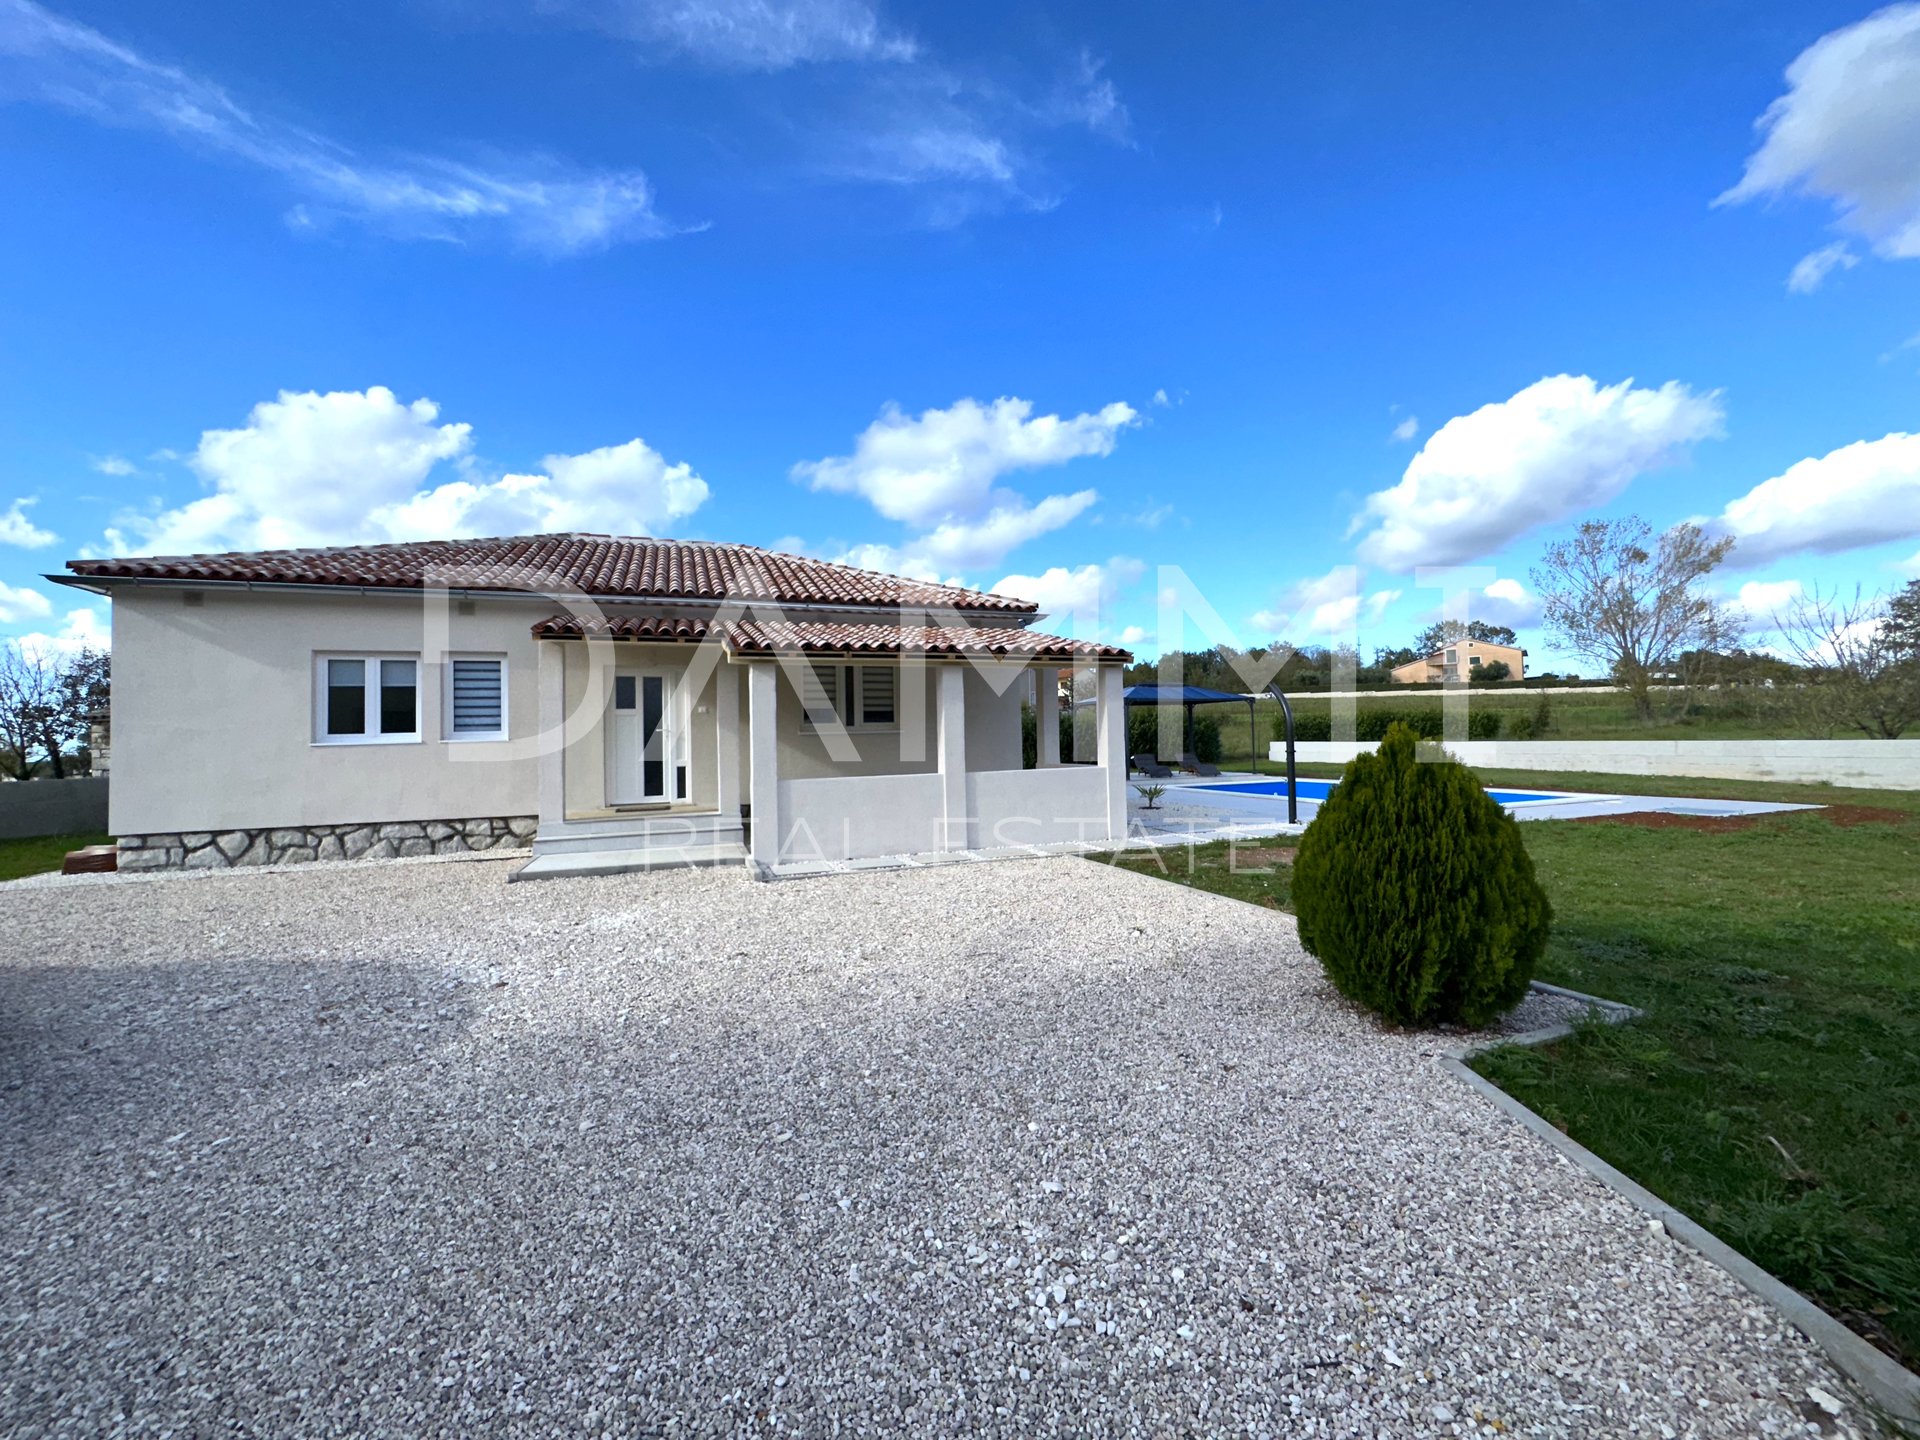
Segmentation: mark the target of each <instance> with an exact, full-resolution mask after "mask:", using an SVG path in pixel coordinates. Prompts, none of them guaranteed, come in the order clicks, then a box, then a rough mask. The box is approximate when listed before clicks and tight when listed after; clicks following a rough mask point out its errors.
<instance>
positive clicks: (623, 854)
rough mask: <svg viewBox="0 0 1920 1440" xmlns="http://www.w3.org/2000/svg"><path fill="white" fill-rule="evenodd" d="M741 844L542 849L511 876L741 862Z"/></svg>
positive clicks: (521, 877) (624, 872) (621, 871)
mask: <svg viewBox="0 0 1920 1440" xmlns="http://www.w3.org/2000/svg"><path fill="white" fill-rule="evenodd" d="M746 862H747V850H746V847H745V846H744V845H741V844H739V843H738V842H735V843H733V844H720V845H646V846H641V847H638V848H635V849H628V850H613V849H606V848H602V849H599V850H591V851H585V852H566V853H560V854H555V853H553V852H551V851H542V852H540V853H537V854H535V856H534V857H533V859H531V860H529V861H528V862H527V863H526V864H524V865H522V866H521V867H520V868H519V869H518V870H516V871H514V872H513V874H512V876H511V877H510V878H511V879H514V880H554V879H560V878H562V877H565V876H571V875H630V874H633V873H634V872H635V871H640V870H684V869H687V868H688V867H690V866H695V865H744V864H746Z"/></svg>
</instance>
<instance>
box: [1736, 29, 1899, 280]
mask: <svg viewBox="0 0 1920 1440" xmlns="http://www.w3.org/2000/svg"><path fill="white" fill-rule="evenodd" d="M1755 128H1756V129H1758V130H1759V132H1760V134H1761V136H1762V139H1761V142H1760V146H1759V148H1758V149H1757V150H1755V151H1754V153H1753V154H1752V155H1751V156H1750V157H1748V160H1747V167H1746V172H1745V174H1743V175H1742V176H1741V178H1740V182H1739V183H1738V184H1737V185H1735V186H1733V187H1732V188H1731V189H1730V190H1728V191H1727V192H1726V193H1725V194H1723V195H1721V196H1720V197H1719V200H1718V201H1717V202H1716V203H1719V204H1733V203H1738V202H1740V201H1745V200H1753V199H1757V198H1761V197H1768V196H1777V195H1782V194H1787V193H1797V194H1801V195H1807V196H1811V197H1813V198H1816V199H1821V200H1826V201H1828V202H1830V203H1831V204H1832V205H1833V207H1834V209H1835V211H1836V212H1837V213H1838V216H1839V220H1840V223H1841V224H1842V225H1844V226H1845V227H1846V228H1847V229H1848V230H1850V231H1852V232H1853V233H1855V234H1858V235H1860V236H1862V237H1863V238H1865V239H1866V240H1867V241H1868V242H1869V243H1871V244H1872V246H1873V248H1874V250H1875V251H1876V252H1877V253H1879V254H1880V255H1882V256H1885V257H1887V258H1905V259H1913V258H1915V257H1920V4H1899V5H1888V6H1886V7H1885V8H1884V9H1881V10H1877V11H1875V12H1874V13H1873V14H1872V15H1869V16H1868V17H1867V18H1866V19H1864V20H1861V21H1858V22H1857V23H1855V24H1852V25H1848V26H1845V27H1843V28H1841V29H1839V30H1835V31H1832V32H1831V33H1829V34H1826V35H1823V36H1821V37H1820V38H1819V39H1818V40H1816V41H1814V43H1813V44H1811V45H1809V46H1808V47H1807V48H1806V49H1805V50H1803V51H1801V53H1800V54H1799V56H1797V57H1796V58H1795V59H1794V61H1793V63H1792V64H1791V65H1789V66H1788V67H1787V90H1786V93H1785V94H1784V95H1782V96H1780V97H1779V98H1778V99H1776V100H1775V101H1774V102H1773V103H1772V104H1771V105H1769V106H1768V107H1767V109H1766V112H1765V113H1764V114H1763V115H1761V117H1760V118H1759V120H1758V121H1757V122H1756V126H1755ZM1802 263H1803V264H1804V263H1805V262H1804V261H1803V262H1802Z"/></svg>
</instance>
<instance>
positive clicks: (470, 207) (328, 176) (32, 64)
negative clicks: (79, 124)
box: [0, 0, 668, 256]
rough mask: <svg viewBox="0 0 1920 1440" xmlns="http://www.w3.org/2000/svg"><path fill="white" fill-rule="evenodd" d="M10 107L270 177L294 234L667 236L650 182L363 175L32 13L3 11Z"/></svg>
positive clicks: (507, 170)
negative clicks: (157, 136) (131, 135)
mask: <svg viewBox="0 0 1920 1440" xmlns="http://www.w3.org/2000/svg"><path fill="white" fill-rule="evenodd" d="M7 93H11V94H14V95H20V96H24V97H27V98H31V99H34V100H38V101H41V102H42V103H45V104H49V105H54V106H57V107H59V108H61V109H64V110H69V111H72V112H74V113H76V114H80V115H84V116H86V117H88V118H90V119H93V120H95V121H98V122H99V123H101V124H105V125H114V126H120V127H125V128H130V129H144V130H153V131H158V132H160V133H162V134H165V135H168V136H170V137H172V138H173V139H175V140H176V141H178V142H179V143H180V144H182V145H183V146H186V147H188V148H190V149H194V150H198V151H202V152H206V153H210V154H213V155H217V156H221V157H224V158H227V159H231V160H238V161H241V162H244V163H246V164H249V165H252V166H255V167H257V168H259V169H261V170H264V171H267V172H269V173H271V174H273V175H274V176H276V177H278V178H279V179H280V180H281V181H282V182H283V183H284V184H286V185H287V186H288V187H289V188H290V189H291V190H292V191H293V193H294V194H295V195H296V196H297V197H299V200H300V202H301V203H299V204H297V205H295V206H294V207H293V209H292V210H291V211H290V212H289V215H288V220H289V223H290V224H292V225H294V226H295V227H296V228H301V229H305V228H317V227H322V226H325V225H327V224H329V223H331V222H332V221H333V220H335V219H347V220H352V221H356V222H359V223H363V224H368V225H371V226H374V227H375V228H378V229H380V230H383V231H386V232H388V233H391V234H395V235H399V236H404V237H409V238H430V239H440V240H463V239H465V238H467V237H469V236H474V235H485V234H496V235H499V236H501V237H503V238H504V239H505V240H506V241H507V242H508V243H509V244H511V245H513V246H515V247H517V248H520V249H524V250H529V251H533V252H536V253H540V254H544V255H554V256H561V255H573V254H578V253H581V252H583V251H589V250H598V249H602V248H604V247H606V246H607V245H610V244H614V243H616V242H618V241H622V240H633V239H648V238H655V237H658V236H661V235H664V234H666V233H668V227H667V226H666V225H665V224H664V223H663V222H662V221H661V220H660V219H659V217H658V216H657V215H656V214H655V213H654V209H653V192H652V189H651V187H650V186H649V185H648V183H647V179H646V177H645V176H644V175H642V174H641V173H639V172H638V171H633V170H625V171H590V170H582V169H577V168H573V167H569V166H565V165H562V164H558V163H555V162H552V161H548V160H539V161H527V162H524V163H520V164H509V165H503V166H495V167H488V166H483V165H479V164H473V163H467V162H463V161H457V160H451V159H445V158H436V157H409V158H405V159H395V160H391V161H386V162H369V161H365V160H362V159H361V158H360V157H358V156H356V155H355V154H354V153H353V152H352V151H350V150H348V149H346V148H345V147H344V146H340V145H336V144H334V143H333V142H331V141H329V140H327V139H325V138H323V137H321V136H317V135H314V134H312V133H310V132H308V131H306V130H303V129H300V128H298V127H295V126H292V125H288V124H284V123H281V122H279V121H276V120H273V119H271V118H269V117H266V116H261V115H256V114H253V113H251V112H249V111H248V110H246V109H245V108H244V107H242V106H241V105H240V104H239V103H238V102H237V101H235V100H234V99H233V98H232V97H231V96H229V95H228V94H227V92H226V91H225V90H223V89H222V88H221V87H220V86H218V85H216V84H214V83H212V82H211V81H208V80H204V79H201V78H199V77H197V76H194V75H190V74H188V73H187V72H186V71H184V70H181V69H178V68H176V67H174V66H171V65H166V64H162V63H160V62H158V61H154V60H149V59H147V58H146V57H145V56H142V55H140V54H139V53H137V52H136V51H134V50H132V49H130V48H128V47H127V46H124V45H122V44H120V43H118V42H117V41H114V40H112V39H109V38H108V37H107V36H105V35H103V34H101V33H100V32H99V31H97V30H94V29H91V28H90V27H88V26H85V25H82V24H80V23H78V22H77V21H72V20H68V19H66V18H64V17H62V16H59V15H56V14H54V13H53V12H52V11H50V10H48V9H46V8H44V7H43V6H41V5H38V4H35V3H34V0H0V94H7Z"/></svg>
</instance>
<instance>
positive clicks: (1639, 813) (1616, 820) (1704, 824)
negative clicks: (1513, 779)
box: [1573, 805, 1914, 834]
mask: <svg viewBox="0 0 1920 1440" xmlns="http://www.w3.org/2000/svg"><path fill="white" fill-rule="evenodd" d="M1783 813H1784V814H1803V813H1806V812H1803V811H1784V812H1783V811H1776V812H1774V814H1772V815H1669V814H1667V813H1665V812H1664V811H1660V810H1635V811H1630V812H1629V813H1627V814H1625V815H1582V816H1580V817H1579V818H1578V819H1576V820H1575V821H1574V822H1573V823H1574V824H1576V825H1641V826H1644V827H1646V828H1647V829H1649V830H1704V831H1706V832H1707V833H1709V834H1723V833H1725V832H1727V831H1729V830H1745V829H1748V828H1749V827H1751V826H1753V825H1756V824H1758V823H1759V822H1760V821H1762V820H1771V819H1774V818H1775V816H1776V815H1779V814H1783ZM1812 813H1813V814H1816V815H1818V816H1820V817H1821V818H1822V819H1823V820H1826V821H1827V822H1828V823H1829V824H1833V825H1845V826H1854V825H1903V824H1905V823H1906V822H1907V821H1909V820H1911V819H1913V818H1914V817H1913V815H1912V814H1910V813H1909V812H1907V811H1905V810H1888V809H1885V808H1883V807H1881V806H1877V805H1823V806H1822V807H1821V808H1820V809H1818V810H1816V811H1813V812H1812Z"/></svg>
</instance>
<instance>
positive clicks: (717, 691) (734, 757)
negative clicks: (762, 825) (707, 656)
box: [713, 660, 740, 820]
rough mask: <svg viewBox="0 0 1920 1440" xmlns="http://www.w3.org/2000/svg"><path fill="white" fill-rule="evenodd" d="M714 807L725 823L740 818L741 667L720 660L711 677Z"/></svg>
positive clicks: (728, 661)
mask: <svg viewBox="0 0 1920 1440" xmlns="http://www.w3.org/2000/svg"><path fill="white" fill-rule="evenodd" d="M713 709H714V723H713V744H714V756H713V761H714V765H713V774H714V785H713V793H714V804H715V805H716V807H718V809H719V811H720V816H721V818H722V819H724V820H738V819H739V818H740V667H739V666H738V665H735V664H734V663H733V662H732V661H730V660H722V661H721V662H720V665H719V668H718V669H716V670H715V671H714V675H713Z"/></svg>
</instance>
